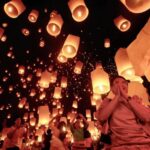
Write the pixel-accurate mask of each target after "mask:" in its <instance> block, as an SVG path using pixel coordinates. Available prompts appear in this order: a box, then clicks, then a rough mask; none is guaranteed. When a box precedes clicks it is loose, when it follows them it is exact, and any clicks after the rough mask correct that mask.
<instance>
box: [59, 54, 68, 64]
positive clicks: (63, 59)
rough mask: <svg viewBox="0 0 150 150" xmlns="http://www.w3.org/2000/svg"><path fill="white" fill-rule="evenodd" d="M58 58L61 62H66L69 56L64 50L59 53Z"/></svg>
mask: <svg viewBox="0 0 150 150" xmlns="http://www.w3.org/2000/svg"><path fill="white" fill-rule="evenodd" d="M57 60H58V61H59V62H61V63H66V62H67V61H68V59H67V57H66V56H64V55H63V53H62V52H60V53H59V55H58V57H57Z"/></svg>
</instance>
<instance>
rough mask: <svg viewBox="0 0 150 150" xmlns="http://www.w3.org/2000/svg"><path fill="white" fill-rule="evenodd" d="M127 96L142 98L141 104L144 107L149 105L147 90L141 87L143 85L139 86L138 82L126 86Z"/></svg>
mask: <svg viewBox="0 0 150 150" xmlns="http://www.w3.org/2000/svg"><path fill="white" fill-rule="evenodd" d="M128 95H129V96H134V95H137V96H139V97H140V98H142V103H143V104H144V105H146V106H147V105H150V102H149V98H148V93H147V90H146V88H145V87H144V86H143V84H141V83H139V82H130V83H129V84H128Z"/></svg>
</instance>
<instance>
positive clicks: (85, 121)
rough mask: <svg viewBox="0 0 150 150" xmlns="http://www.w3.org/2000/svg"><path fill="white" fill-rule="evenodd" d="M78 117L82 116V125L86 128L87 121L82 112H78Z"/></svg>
mask: <svg viewBox="0 0 150 150" xmlns="http://www.w3.org/2000/svg"><path fill="white" fill-rule="evenodd" d="M79 117H80V118H82V120H83V123H84V127H85V128H88V126H89V123H88V121H87V120H86V118H85V117H84V116H83V115H82V114H79Z"/></svg>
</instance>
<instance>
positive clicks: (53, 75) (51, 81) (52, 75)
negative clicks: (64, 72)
mask: <svg viewBox="0 0 150 150" xmlns="http://www.w3.org/2000/svg"><path fill="white" fill-rule="evenodd" d="M56 80H57V71H54V72H52V73H51V76H50V83H55V82H56Z"/></svg>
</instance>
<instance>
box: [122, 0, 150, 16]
mask: <svg viewBox="0 0 150 150" xmlns="http://www.w3.org/2000/svg"><path fill="white" fill-rule="evenodd" d="M120 1H121V2H122V3H123V4H124V5H125V7H126V8H127V9H128V10H129V11H131V12H132V13H142V12H145V11H147V10H149V9H150V0H120Z"/></svg>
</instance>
